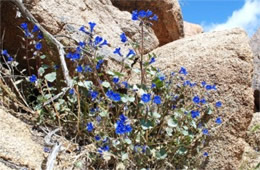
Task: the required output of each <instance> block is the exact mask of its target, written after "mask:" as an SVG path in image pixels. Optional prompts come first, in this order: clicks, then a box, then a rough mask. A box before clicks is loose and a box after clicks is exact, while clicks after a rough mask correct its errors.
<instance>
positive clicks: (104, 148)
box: [101, 145, 109, 151]
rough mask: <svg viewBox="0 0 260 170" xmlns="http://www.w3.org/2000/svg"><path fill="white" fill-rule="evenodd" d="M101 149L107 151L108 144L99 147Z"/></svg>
mask: <svg viewBox="0 0 260 170" xmlns="http://www.w3.org/2000/svg"><path fill="white" fill-rule="evenodd" d="M101 149H102V150H103V151H109V146H108V145H105V146H103V147H102V148H101Z"/></svg>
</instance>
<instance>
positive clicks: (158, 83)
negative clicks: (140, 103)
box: [152, 77, 163, 88]
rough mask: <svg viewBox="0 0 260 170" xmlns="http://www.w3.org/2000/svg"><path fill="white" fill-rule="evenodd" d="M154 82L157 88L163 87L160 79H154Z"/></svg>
mask: <svg viewBox="0 0 260 170" xmlns="http://www.w3.org/2000/svg"><path fill="white" fill-rule="evenodd" d="M152 82H153V83H154V84H155V85H156V87H157V88H161V87H163V82H162V81H161V80H160V79H159V78H158V77H156V78H155V79H153V81H152Z"/></svg>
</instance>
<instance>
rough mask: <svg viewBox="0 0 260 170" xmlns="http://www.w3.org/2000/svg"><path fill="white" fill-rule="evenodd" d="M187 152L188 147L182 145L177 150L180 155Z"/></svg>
mask: <svg viewBox="0 0 260 170" xmlns="http://www.w3.org/2000/svg"><path fill="white" fill-rule="evenodd" d="M186 153H187V149H186V148H184V147H180V148H179V149H178V150H177V154H179V155H184V154H186Z"/></svg>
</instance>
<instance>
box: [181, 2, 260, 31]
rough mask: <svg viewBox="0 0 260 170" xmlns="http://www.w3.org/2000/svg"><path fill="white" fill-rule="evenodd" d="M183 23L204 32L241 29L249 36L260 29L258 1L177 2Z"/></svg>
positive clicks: (259, 6)
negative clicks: (201, 28) (199, 26)
mask: <svg viewBox="0 0 260 170" xmlns="http://www.w3.org/2000/svg"><path fill="white" fill-rule="evenodd" d="M179 2H180V5H181V8H182V14H183V18H184V20H185V21H188V22H192V23H196V24H200V25H201V26H203V28H204V31H213V30H223V29H230V28H234V27H241V28H243V29H244V30H246V31H247V33H248V34H249V35H250V36H251V35H252V34H253V33H254V32H255V31H256V30H257V29H258V28H259V27H260V0H179Z"/></svg>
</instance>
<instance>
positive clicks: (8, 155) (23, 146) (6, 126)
mask: <svg viewBox="0 0 260 170" xmlns="http://www.w3.org/2000/svg"><path fill="white" fill-rule="evenodd" d="M1 159H2V160H4V161H5V162H8V164H6V166H8V165H12V167H27V168H29V169H41V165H42V162H43V160H44V153H43V147H42V146H41V145H39V144H37V143H36V142H35V141H33V140H32V134H31V133H30V130H29V128H28V126H27V125H26V124H25V123H23V122H22V121H20V120H19V119H17V118H15V117H13V116H12V115H11V114H9V113H7V112H5V111H4V110H2V109H1V108H0V160H1ZM0 163H1V162H0ZM1 166H3V165H0V167H1ZM12 167H11V168H12Z"/></svg>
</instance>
